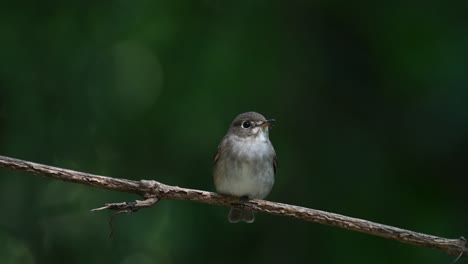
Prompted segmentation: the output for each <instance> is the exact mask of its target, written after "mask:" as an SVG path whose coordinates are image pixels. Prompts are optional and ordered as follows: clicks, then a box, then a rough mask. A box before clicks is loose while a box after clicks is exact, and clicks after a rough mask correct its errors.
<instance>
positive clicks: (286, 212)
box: [0, 156, 468, 259]
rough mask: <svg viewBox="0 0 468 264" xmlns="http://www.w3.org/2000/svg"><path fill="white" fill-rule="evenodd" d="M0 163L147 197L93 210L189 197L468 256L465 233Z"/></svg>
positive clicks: (23, 163)
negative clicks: (452, 235)
mask: <svg viewBox="0 0 468 264" xmlns="http://www.w3.org/2000/svg"><path fill="white" fill-rule="evenodd" d="M0 167H1V168H5V169H8V170H13V171H22V172H26V173H30V174H34V175H41V176H45V177H49V178H54V179H59V180H63V181H69V182H75V183H80V184H84V185H88V186H92V187H96V188H101V189H107V190H113V191H119V192H127V193H134V194H137V195H140V196H141V197H143V198H144V200H141V201H140V200H136V201H135V202H122V203H109V204H105V206H103V207H100V208H96V209H93V211H98V210H105V209H110V210H116V211H117V213H132V212H136V211H138V210H139V209H142V208H147V207H150V206H152V205H154V204H155V203H157V202H158V201H159V200H160V199H167V200H188V201H195V202H200V203H206V204H211V205H219V206H234V207H244V208H249V209H251V210H254V211H257V212H263V213H269V214H273V215H278V216H286V217H290V218H295V219H299V220H304V221H309V222H314V223H318V224H323V225H329V226H335V227H340V228H344V229H347V230H352V231H357V232H361V233H366V234H370V235H374V236H380V237H384V238H388V239H392V240H396V241H400V242H403V243H407V244H411V245H415V246H420V247H427V248H434V249H438V250H441V251H444V252H446V253H447V254H450V255H456V256H458V257H461V256H468V243H467V241H466V240H465V239H464V238H463V237H460V238H458V239H447V238H443V237H437V236H432V235H427V234H422V233H418V232H414V231H410V230H405V229H401V228H397V227H393V226H388V225H383V224H378V223H374V222H371V221H367V220H363V219H358V218H353V217H348V216H344V215H339V214H335V213H329V212H325V211H320V210H315V209H310V208H305V207H300V206H295V205H289V204H282V203H275V202H270V201H265V200H249V201H246V202H240V200H239V198H236V197H230V196H225V195H219V194H216V193H213V192H207V191H202V190H194V189H187V188H181V187H177V186H170V185H166V184H163V183H160V182H157V181H152V180H140V181H134V180H127V179H117V178H111V177H105V176H99V175H94V174H89V173H84V172H78V171H73V170H68V169H62V168H57V167H52V166H47V165H43V164H38V163H33V162H29V161H23V160H18V159H13V158H9V157H3V156H0ZM457 259H458V258H457Z"/></svg>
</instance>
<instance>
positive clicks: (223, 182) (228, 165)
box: [214, 112, 278, 223]
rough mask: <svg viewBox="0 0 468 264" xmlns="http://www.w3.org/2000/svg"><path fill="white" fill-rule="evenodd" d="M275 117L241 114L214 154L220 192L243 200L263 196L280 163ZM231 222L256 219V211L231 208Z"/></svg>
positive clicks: (269, 189) (215, 171)
mask: <svg viewBox="0 0 468 264" xmlns="http://www.w3.org/2000/svg"><path fill="white" fill-rule="evenodd" d="M274 121H275V120H274V119H268V120H267V119H265V117H264V116H263V115H261V114H259V113H256V112H246V113H242V114H240V115H238V116H237V117H236V118H235V119H234V121H233V122H232V123H231V126H230V127H229V130H228V132H227V133H226V135H225V136H224V138H223V139H222V141H221V143H220V144H219V146H218V151H217V152H216V155H215V157H214V185H215V187H216V191H217V192H218V193H220V194H226V195H233V196H238V197H241V200H244V201H245V200H248V199H263V198H265V197H267V195H268V194H269V193H270V191H271V188H272V187H273V184H274V182H275V174H276V169H277V167H278V162H277V160H276V153H275V149H274V148H273V145H272V144H271V142H270V139H269V138H268V129H269V127H270V125H271V124H272V123H273V122H274ZM228 220H229V222H231V223H237V222H239V221H244V222H247V223H252V222H253V221H254V220H255V216H254V213H253V211H251V210H247V209H238V208H233V207H232V208H231V209H230V211H229V215H228Z"/></svg>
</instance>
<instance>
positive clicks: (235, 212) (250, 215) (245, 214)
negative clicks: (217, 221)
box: [228, 208, 255, 223]
mask: <svg viewBox="0 0 468 264" xmlns="http://www.w3.org/2000/svg"><path fill="white" fill-rule="evenodd" d="M228 220H229V222H230V223H238V222H240V221H243V222H246V223H253V222H254V220H255V216H254V212H253V211H252V210H245V209H238V208H231V210H230V211H229V215H228Z"/></svg>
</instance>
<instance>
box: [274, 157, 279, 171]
mask: <svg viewBox="0 0 468 264" xmlns="http://www.w3.org/2000/svg"><path fill="white" fill-rule="evenodd" d="M277 170H278V159H277V158H276V156H275V158H274V159H273V171H274V172H275V175H276V171H277Z"/></svg>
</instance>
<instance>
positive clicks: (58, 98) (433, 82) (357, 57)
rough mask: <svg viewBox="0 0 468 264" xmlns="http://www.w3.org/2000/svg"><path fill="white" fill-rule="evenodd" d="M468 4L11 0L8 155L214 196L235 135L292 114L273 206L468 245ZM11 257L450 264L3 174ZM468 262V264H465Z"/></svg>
mask: <svg viewBox="0 0 468 264" xmlns="http://www.w3.org/2000/svg"><path fill="white" fill-rule="evenodd" d="M467 7H468V4H467V2H466V1H460V2H459V3H457V2H452V1H449V2H444V1H429V2H424V3H418V4H405V3H404V2H395V1H385V2H379V3H378V4H376V3H374V2H372V1H362V2H355V1H351V2H346V3H341V2H340V1H266V0H265V1H215V0H205V1H179V0H172V1H169V0H167V1H158V0H142V1H129V0H120V1H97V2H96V1H64V2H56V1H16V2H14V1H3V2H2V3H1V4H0V36H1V38H0V155H5V156H10V157H15V158H19V159H24V160H30V161H34V162H39V163H44V164H48V165H53V166H58V167H63V168H69V169H74V170H79V171H84V172H89V173H95V174H101V175H107V176H112V177H122V178H131V179H155V180H158V181H161V182H163V183H166V184H170V185H177V186H184V187H189V188H197V189H203V190H211V191H212V190H214V187H213V183H212V175H211V174H212V172H211V169H212V158H213V155H214V152H215V150H216V147H217V144H218V143H219V141H220V140H221V138H222V137H223V135H224V133H225V132H226V130H227V127H228V125H229V123H230V122H231V121H232V119H233V118H234V117H235V116H236V115H237V114H239V113H241V112H245V111H258V112H260V113H262V114H264V115H265V116H266V117H268V118H275V119H276V120H277V124H276V126H275V127H274V128H273V130H272V131H271V133H270V138H271V140H272V142H273V143H274V145H275V148H276V151H277V153H278V159H279V163H280V168H279V171H278V174H277V180H276V184H275V187H274V189H273V192H272V193H271V195H270V196H269V197H268V199H269V200H273V201H278V202H284V203H290V204H295V205H301V206H306V207H310V208H315V209H321V210H326V211H331V212H336V213H340V214H345V215H349V216H354V217H359V218H364V219H368V220H372V221H376V222H380V223H384V224H389V225H394V226H398V227H402V228H407V229H411V230H415V231H419V232H425V233H429V234H433V235H438V236H443V237H448V238H458V237H459V236H461V235H465V236H467V235H468V227H467V225H466V223H467V220H468V210H467V207H466V188H467V176H466V174H467V171H468V166H467V158H468V105H467V100H468V74H467V66H468V65H467V62H468V49H467V47H468V30H467V26H468V16H467V15H466V13H467ZM0 175H1V178H0V204H1V205H0V209H1V216H0V263H2V264H9V263H24V264H30V263H63V262H64V261H66V262H67V263H119V264H120V263H122V264H127V263H137V264H140V263H141V264H146V263H188V262H190V263H255V264H258V263H278V262H289V263H310V262H314V263H375V262H378V263H402V262H403V263H450V261H452V260H453V259H454V257H450V256H446V255H445V254H444V253H442V252H439V251H436V250H431V249H425V248H419V247H413V246H409V245H405V244H401V243H397V242H394V241H390V240H386V239H382V238H377V237H372V236H368V235H364V234H359V233H355V232H350V231H345V230H341V229H337V228H332V227H327V226H322V225H317V224H313V223H306V222H302V221H297V220H292V219H288V218H284V217H276V216H271V215H265V214H259V215H258V216H257V219H256V222H255V223H254V224H250V225H248V224H236V225H233V224H229V223H228V222H227V219H226V215H227V211H228V209H227V208H222V207H214V206H208V205H204V204H197V203H191V202H183V201H163V202H160V203H158V204H157V206H155V207H153V208H151V209H146V210H142V211H140V212H138V213H137V214H133V215H130V216H120V217H118V218H116V220H115V222H114V228H115V230H114V231H115V235H114V238H113V239H109V237H108V235H109V226H108V219H109V216H110V214H111V213H110V212H93V213H91V212H90V211H89V210H90V209H92V208H95V207H99V206H101V205H103V204H104V203H106V202H121V201H132V200H134V199H137V198H138V197H136V196H134V195H128V194H123V193H117V192H111V191H105V190H99V189H93V188H89V187H86V186H81V185H78V184H72V183H66V182H60V181H54V180H50V179H46V178H40V177H36V176H32V175H28V174H24V173H15V172H9V171H5V170H0ZM465 261H466V260H461V262H460V263H465Z"/></svg>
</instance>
